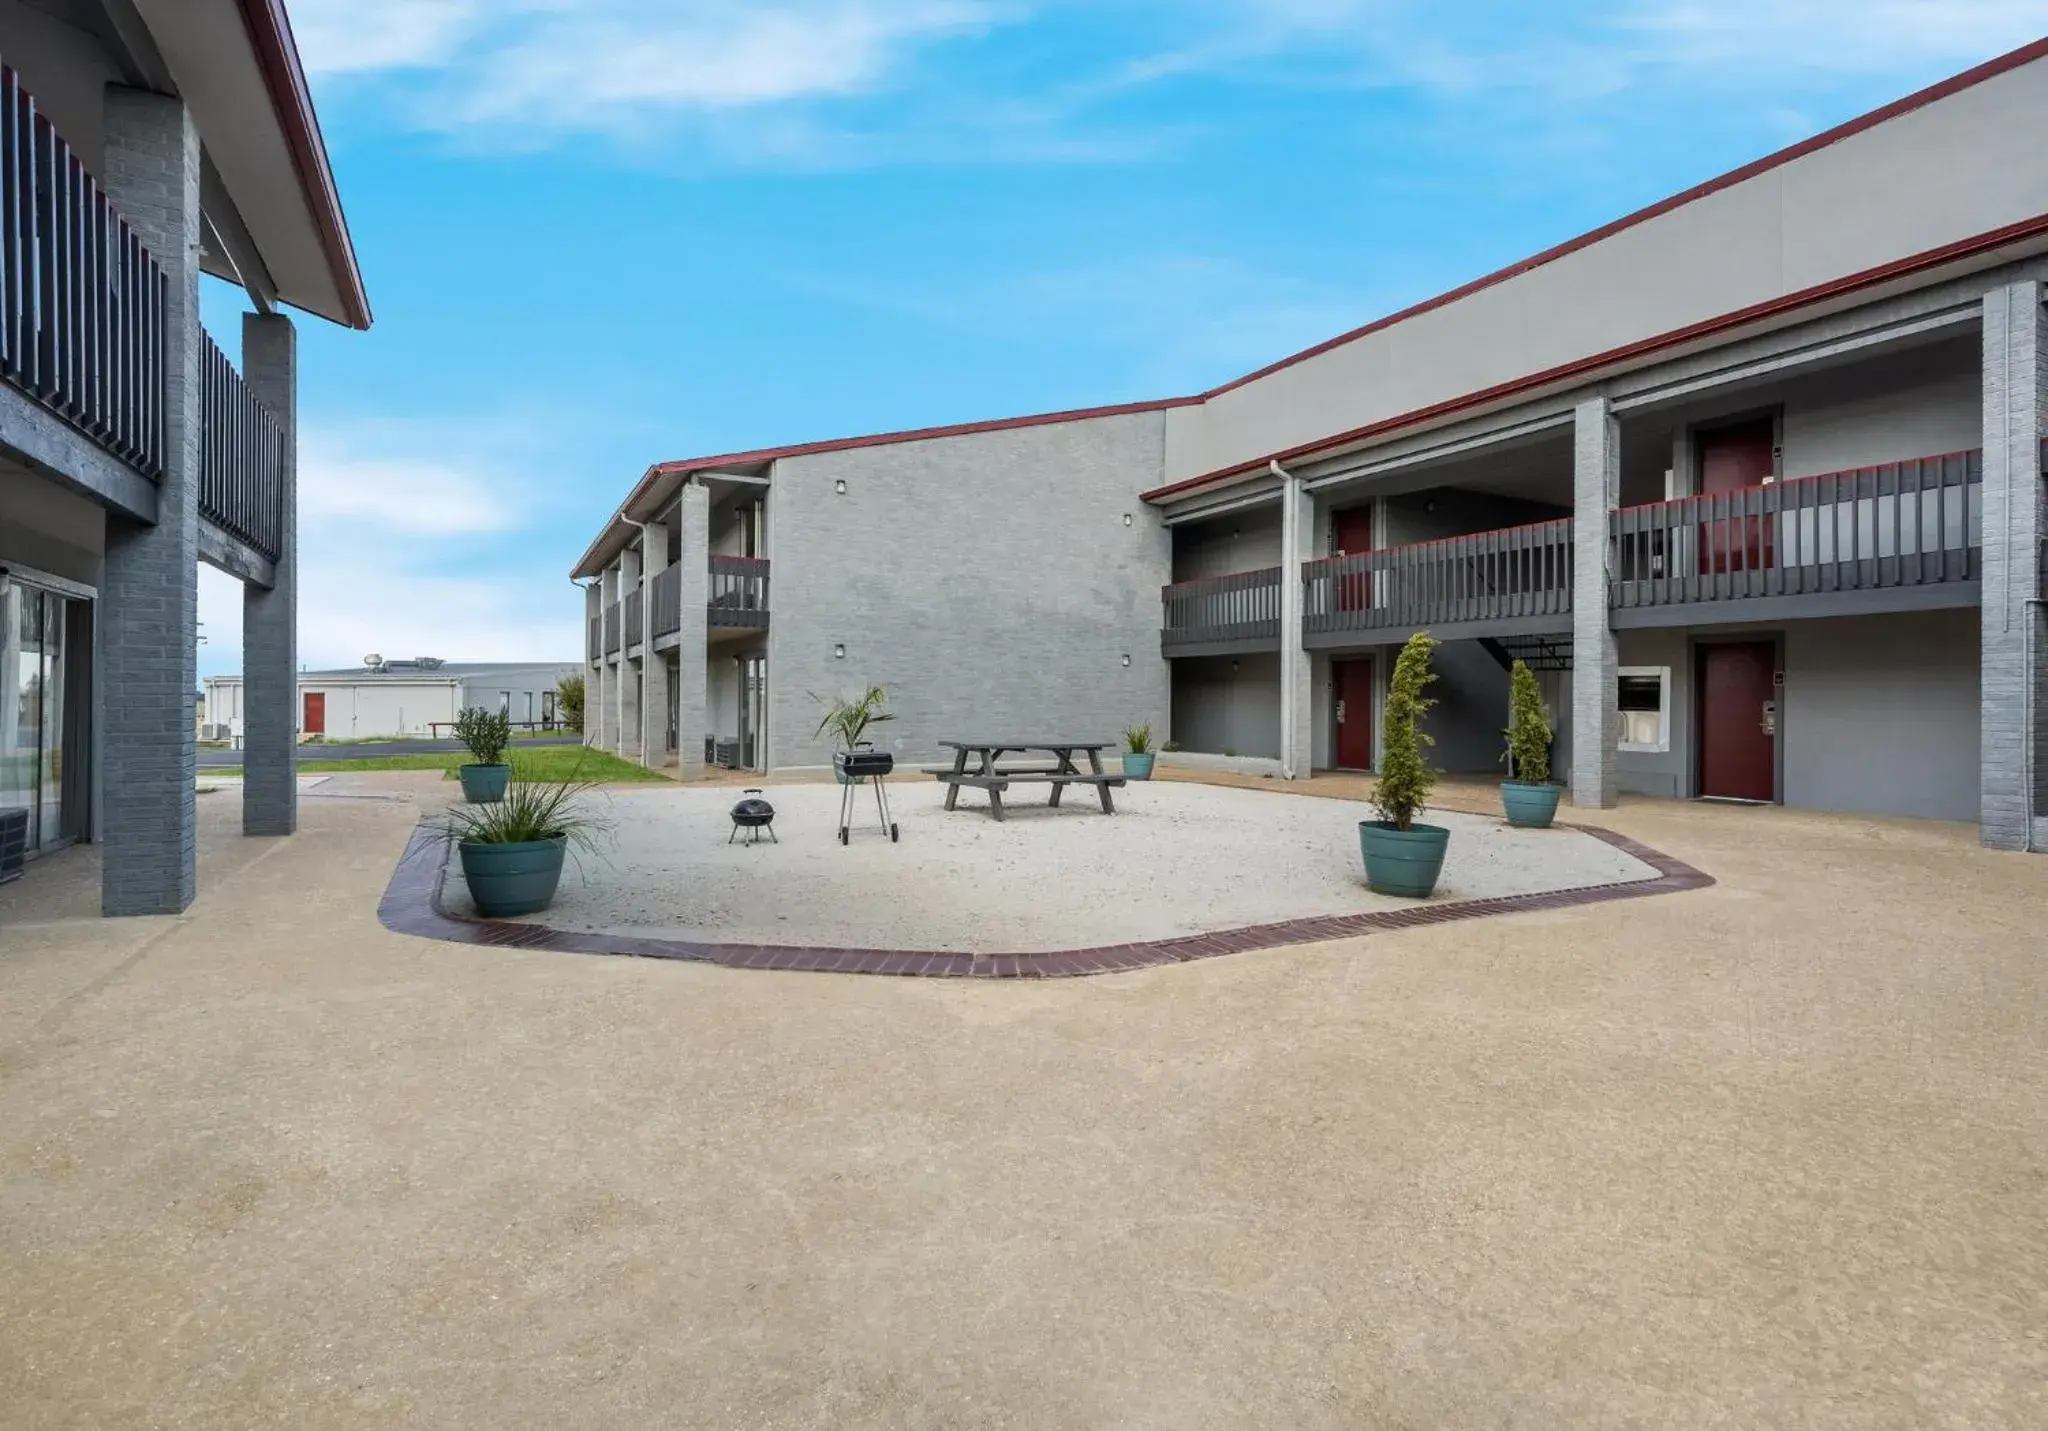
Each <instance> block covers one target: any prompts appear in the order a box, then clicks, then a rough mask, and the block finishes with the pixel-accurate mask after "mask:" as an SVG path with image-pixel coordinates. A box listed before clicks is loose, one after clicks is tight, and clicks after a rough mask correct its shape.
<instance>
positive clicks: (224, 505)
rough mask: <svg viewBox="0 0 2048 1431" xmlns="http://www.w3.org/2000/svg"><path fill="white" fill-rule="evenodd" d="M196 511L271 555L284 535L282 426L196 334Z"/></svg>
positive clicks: (205, 337)
mask: <svg viewBox="0 0 2048 1431" xmlns="http://www.w3.org/2000/svg"><path fill="white" fill-rule="evenodd" d="M199 515H200V516H202V517H205V518H206V519H207V520H208V521H210V522H212V523H214V525H216V526H218V527H220V528H221V529H222V530H224V531H227V532H230V533H232V534H233V535H235V536H237V537H240V538H241V539H242V540H243V541H245V542H247V543H248V544H249V545H250V546H252V547H254V548H255V549H256V550H257V551H259V552H261V553H263V555H264V556H266V557H269V558H270V559H271V560H272V561H276V560H277V558H278V556H279V554H280V552H281V551H282V549H283V536H284V429H283V428H282V427H280V426H279V425H278V421H277V419H276V418H275V417H273V416H272V415H271V413H270V410H269V409H268V408H266V407H264V406H263V404H262V403H260V402H258V401H256V395H255V394H254V393H252V392H250V391H249V384H248V383H247V381H245V380H244V379H243V377H242V375H241V374H240V373H238V372H236V371H235V365H234V364H233V363H230V362H229V361H228V358H227V354H225V353H223V352H222V351H221V350H220V345H219V344H218V343H215V342H214V341H213V338H212V335H210V334H208V333H204V332H202V333H201V334H200V335H199Z"/></svg>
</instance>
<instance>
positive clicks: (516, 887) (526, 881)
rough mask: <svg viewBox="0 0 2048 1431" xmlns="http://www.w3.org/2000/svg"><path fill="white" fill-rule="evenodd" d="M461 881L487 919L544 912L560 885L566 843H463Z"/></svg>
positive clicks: (563, 840)
mask: <svg viewBox="0 0 2048 1431" xmlns="http://www.w3.org/2000/svg"><path fill="white" fill-rule="evenodd" d="M461 849H462V877H463V878H464V879H465V880H467V881H468V882H469V897H470V898H471V899H473V900H475V901H476V911H477V913H478V914H481V915H482V916H483V917H484V918H486V919H509V918H510V917H511V916H513V915H515V914H533V913H536V912H538V911H540V910H543V909H546V908H547V907H548V904H549V902H550V901H552V900H553V899H554V897H555V886H556V885H558V884H560V883H561V882H562V858H563V856H564V855H565V854H566V853H567V852H568V849H569V842H568V840H566V839H555V840H529V841H527V842H525V843H523V844H517V845H477V844H471V843H470V842H469V841H467V840H465V841H463V842H462V845H461Z"/></svg>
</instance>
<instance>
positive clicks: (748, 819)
mask: <svg viewBox="0 0 2048 1431" xmlns="http://www.w3.org/2000/svg"><path fill="white" fill-rule="evenodd" d="M741 794H742V795H743V796H744V797H745V798H744V799H742V800H741V801H740V802H739V803H738V804H737V805H735V806H733V807H732V833H731V834H730V835H727V836H726V837H725V842H726V843H727V844H728V845H729V844H731V843H732V842H733V841H734V840H735V839H737V838H738V837H739V833H740V831H742V830H745V831H746V832H747V843H748V844H750V845H757V844H759V843H760V842H761V835H762V832H763V831H766V832H767V835H768V842H769V843H770V844H775V845H779V844H781V843H782V841H780V840H778V839H776V838H775V807H774V806H773V805H770V804H769V803H768V802H767V801H766V800H763V799H762V798H761V791H760V789H759V788H758V787H756V788H751V789H748V790H745V791H742V792H741Z"/></svg>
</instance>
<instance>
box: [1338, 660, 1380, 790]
mask: <svg viewBox="0 0 2048 1431" xmlns="http://www.w3.org/2000/svg"><path fill="white" fill-rule="evenodd" d="M1330 670H1331V674H1332V675H1333V676H1334V677H1335V679H1334V681H1333V682H1332V684H1333V685H1334V686H1335V687H1336V691H1337V702H1336V715H1337V768H1338V769H1339V770H1370V769H1372V660H1371V658H1370V657H1368V658H1367V659H1365V660H1362V661H1332V662H1331V663H1330Z"/></svg>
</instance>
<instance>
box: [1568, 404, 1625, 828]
mask: <svg viewBox="0 0 2048 1431" xmlns="http://www.w3.org/2000/svg"><path fill="white" fill-rule="evenodd" d="M1620 497H1621V424H1620V422H1618V421H1617V420H1616V419H1615V416H1614V410H1613V408H1612V407H1610V406H1609V404H1608V401H1607V399H1606V398H1605V397H1597V398H1589V399H1587V400H1586V401H1585V402H1582V403H1580V404H1579V406H1578V410H1577V413H1576V415H1575V419H1574V433H1573V451H1572V750H1571V762H1572V763H1571V771H1572V778H1571V793H1572V803H1573V804H1574V805H1578V806H1580V807H1582V808H1585V809H1591V810H1602V809H1606V808H1607V807H1608V806H1610V805H1612V804H1613V803H1614V799H1615V786H1616V784H1617V781H1618V775H1619V766H1618V761H1617V758H1616V754H1615V749H1614V721H1615V711H1616V708H1617V705H1618V704H1619V700H1620V694H1619V689H1618V687H1619V675H1618V668H1619V666H1620V659H1619V656H1618V654H1617V652H1616V648H1615V643H1614V628H1613V627H1612V625H1610V624H1609V614H1608V610H1607V579H1608V566H1609V563H1610V561H1611V560H1612V558H1611V556H1610V552H1611V549H1612V544H1611V543H1610V542H1609V541H1608V535H1607V533H1608V527H1609V525H1610V524H1609V521H1608V517H1609V514H1610V513H1612V512H1613V511H1614V508H1615V505H1616V503H1617V502H1618V501H1619V500H1620Z"/></svg>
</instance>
